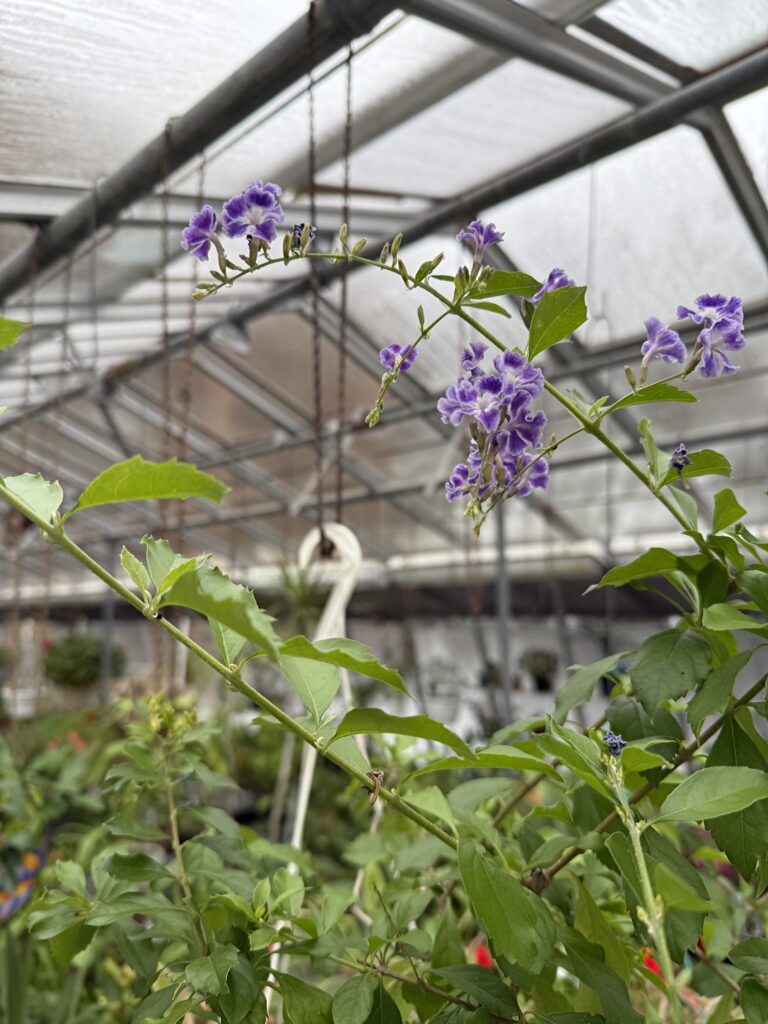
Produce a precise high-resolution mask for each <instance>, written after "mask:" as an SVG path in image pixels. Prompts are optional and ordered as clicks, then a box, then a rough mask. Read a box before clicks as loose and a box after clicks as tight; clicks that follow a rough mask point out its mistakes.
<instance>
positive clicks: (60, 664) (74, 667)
mask: <svg viewBox="0 0 768 1024" xmlns="http://www.w3.org/2000/svg"><path fill="white" fill-rule="evenodd" d="M103 647H104V641H103V639H102V638H101V637H100V636H98V635H96V634H95V633H66V634H65V635H64V636H61V637H59V638H58V639H56V640H54V641H53V643H52V644H51V646H50V647H49V648H48V650H47V651H46V652H45V655H44V657H43V668H44V670H45V674H46V676H47V677H48V678H49V679H50V680H51V682H52V683H55V684H56V685H57V686H65V687H83V686H92V685H93V684H94V683H95V682H97V681H98V679H99V676H100V674H101V657H102V650H103ZM109 659H110V662H109V671H110V675H111V676H112V678H113V679H114V678H116V677H118V676H120V675H122V673H123V671H124V669H125V651H124V650H123V648H122V647H121V646H120V645H119V644H110V651H109Z"/></svg>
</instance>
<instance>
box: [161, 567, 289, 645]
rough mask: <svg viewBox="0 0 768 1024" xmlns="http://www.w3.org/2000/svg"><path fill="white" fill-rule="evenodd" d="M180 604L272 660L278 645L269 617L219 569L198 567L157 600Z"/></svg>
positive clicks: (246, 591)
mask: <svg viewBox="0 0 768 1024" xmlns="http://www.w3.org/2000/svg"><path fill="white" fill-rule="evenodd" d="M166 605H180V606H181V607H182V608H191V609H192V610H193V611H196V612H199V613H200V614H201V615H205V616H206V618H209V619H215V620H216V621H217V622H220V623H221V624H222V625H224V626H227V627H228V628H229V629H232V630H234V631H235V632H236V633H238V634H239V635H240V636H242V637H245V639H246V640H250V641H251V643H252V644H255V646H256V647H260V648H261V649H262V650H263V651H265V653H266V654H267V655H268V656H269V657H270V658H273V659H276V658H277V651H278V644H279V643H280V641H279V638H278V637H277V635H276V633H275V631H274V629H273V628H272V622H273V619H272V616H271V615H267V613H266V612H264V611H262V610H261V608H259V606H258V604H257V603H256V599H255V597H254V596H253V594H252V593H251V591H250V590H248V589H247V588H246V587H244V586H241V585H240V584H237V583H234V582H233V581H232V580H231V579H230V578H229V577H228V576H225V575H224V573H223V572H221V570H220V569H215V568H209V567H208V566H198V567H197V568H196V569H194V570H193V571H192V572H188V573H186V574H185V575H184V576H182V577H181V578H180V579H178V580H177V581H176V582H175V583H174V585H173V586H172V587H171V589H170V590H169V591H168V593H167V594H165V596H164V597H163V598H162V600H161V601H160V607H161V608H162V607H165V606H166Z"/></svg>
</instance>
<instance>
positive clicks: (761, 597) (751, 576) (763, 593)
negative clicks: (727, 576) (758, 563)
mask: <svg viewBox="0 0 768 1024" xmlns="http://www.w3.org/2000/svg"><path fill="white" fill-rule="evenodd" d="M736 586H737V587H741V589H742V590H743V591H744V593H745V594H747V595H748V596H749V597H750V598H751V599H752V600H753V601H754V602H755V604H756V605H757V607H758V608H759V609H760V611H761V612H763V613H764V614H765V615H768V572H760V571H759V570H758V569H747V570H746V572H740V573H738V574H737V575H736Z"/></svg>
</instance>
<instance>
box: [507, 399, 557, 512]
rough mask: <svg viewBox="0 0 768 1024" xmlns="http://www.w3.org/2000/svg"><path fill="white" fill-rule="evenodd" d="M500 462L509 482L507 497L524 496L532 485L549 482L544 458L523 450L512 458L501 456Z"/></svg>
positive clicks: (547, 467) (540, 485)
mask: <svg viewBox="0 0 768 1024" xmlns="http://www.w3.org/2000/svg"><path fill="white" fill-rule="evenodd" d="M542 415H543V413H542ZM502 464H503V466H504V469H505V470H506V479H507V481H508V484H509V487H508V490H507V494H506V497H508V498H525V497H527V496H528V495H529V494H530V493H531V491H532V490H533V489H534V487H546V486H547V484H548V483H549V463H548V462H547V460H546V459H544V458H535V457H534V456H533V455H530V454H529V453H528V452H523V453H522V454H521V455H518V456H516V457H515V458H514V459H509V458H502Z"/></svg>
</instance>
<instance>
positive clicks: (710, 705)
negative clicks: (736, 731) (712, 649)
mask: <svg viewBox="0 0 768 1024" xmlns="http://www.w3.org/2000/svg"><path fill="white" fill-rule="evenodd" d="M755 650H756V648H751V649H750V650H746V651H739V653H738V654H734V655H733V656H732V657H730V658H728V660H727V661H724V662H723V663H722V665H718V666H717V668H716V669H714V670H713V671H712V672H710V674H709V675H708V676H707V678H706V679H705V680H704V682H703V683H702V685H701V687H700V688H699V690H698V692H697V693H696V695H695V696H694V698H693V700H692V701H691V703H690V704H689V705H688V721H689V722H690V723H691V728H692V729H693V731H694V732H695V733H696V734H697V735H698V733H699V730H700V729H701V726H702V723H703V721H704V719H705V718H708V717H709V716H710V715H719V714H721V712H723V711H725V709H726V708H727V707H728V701H729V700H730V699H731V694H732V693H733V684H734V682H735V681H736V679H737V677H738V675H739V673H740V672H741V670H742V669H743V668H744V667H745V666H746V665H747V663H748V662H749V659H750V658H751V657H752V655H753V653H754V651H755Z"/></svg>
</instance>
